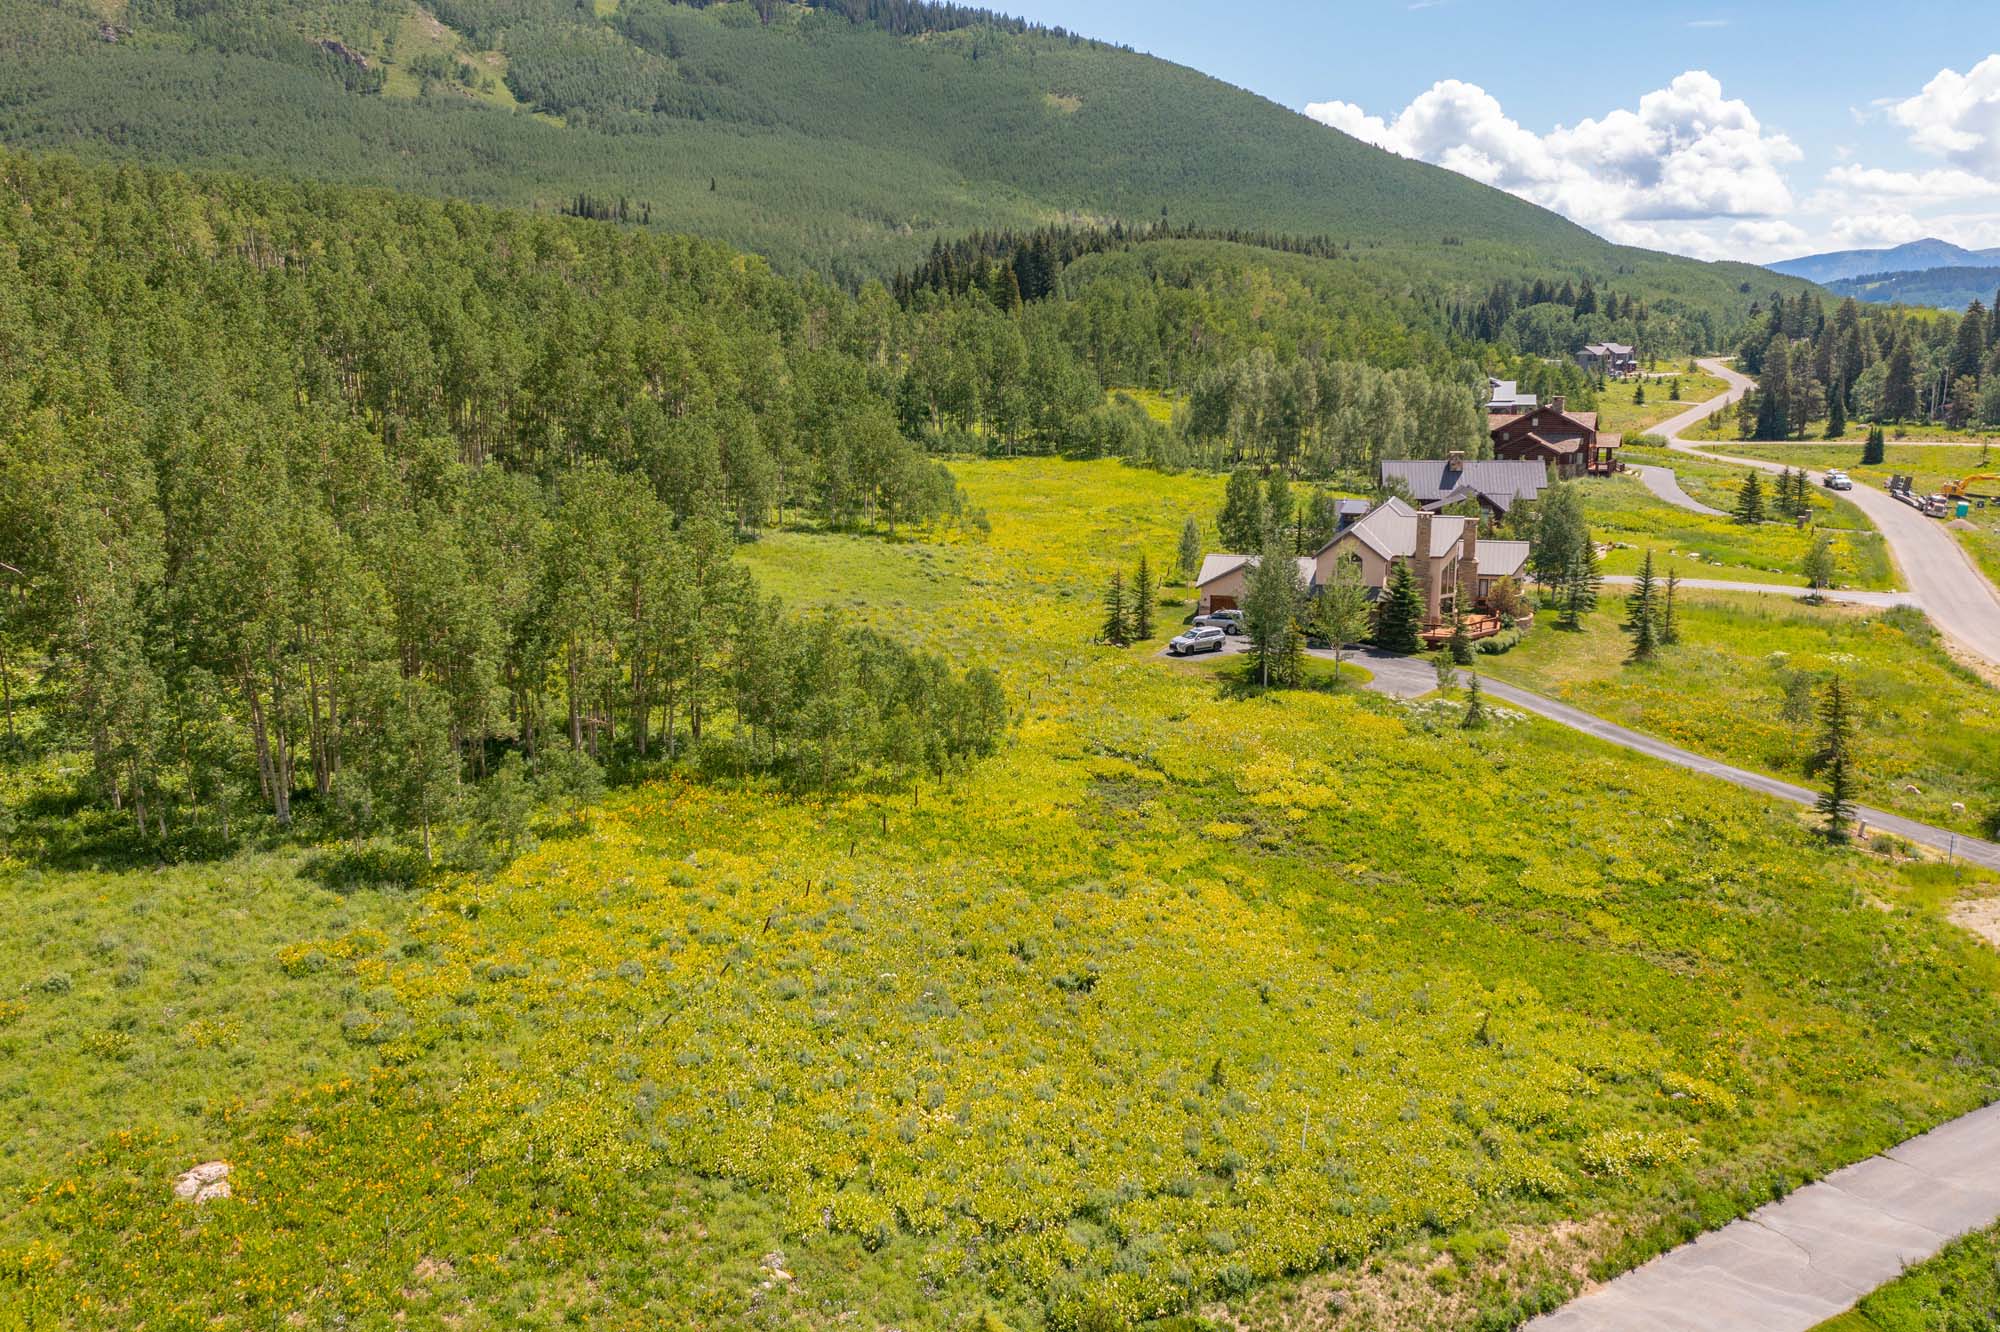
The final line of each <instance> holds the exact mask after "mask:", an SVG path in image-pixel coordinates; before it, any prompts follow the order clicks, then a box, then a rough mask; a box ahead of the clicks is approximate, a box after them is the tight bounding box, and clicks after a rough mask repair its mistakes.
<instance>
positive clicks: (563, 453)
mask: <svg viewBox="0 0 2000 1332" xmlns="http://www.w3.org/2000/svg"><path fill="white" fill-rule="evenodd" d="M0 189H4V192H5V195H6V197H7V198H9V199H10V200H11V201H12V202H13V205H14V206H12V207H10V208H8V209H7V210H5V217H4V220H0V241H4V244H0V403H3V404H4V412H5V420H6V423H7V424H6V427H5V429H6V431H7V438H6V441H5V446H4V448H0V565H4V568H0V584H4V592H5V596H4V601H0V607H4V612H5V620H4V623H0V681H4V683H5V685H6V693H7V697H8V702H9V710H10V721H11V720H12V717H11V710H12V701H13V697H14V694H15V692H16V684H17V683H20V684H21V685H22V686H23V687H24V688H26V687H28V682H29V681H30V680H31V679H33V680H35V681H36V684H35V686H34V687H33V692H35V693H36V694H37V695H38V696H40V697H44V698H47V699H49V700H51V701H52V703H53V705H54V723H55V730H54V734H55V735H56V736H57V737H58V738H60V739H61V740H62V741H63V742H64V743H68V744H73V745H74V746H75V747H76V748H77V749H79V750H82V751H84V752H87V753H88V754H89V755H90V771H91V787H92V790H93V792H94V794H95V796H96V798H98V799H99V800H101V801H102V802H104V803H105V804H107V805H108V806H111V807H113V808H115V809H117V810H118V811H119V812H120V813H121V814H123V815H124V816H126V817H128V818H129V819H130V821H131V824H132V826H133V827H134V828H135V829H139V830H143V831H144V832H145V833H147V834H148V835H150V836H154V837H166V838H171V837H175V836H180V835H185V834H186V833H188V832H189V831H190V830H200V831H201V832H203V833H206V834H210V835H214V836H220V837H224V838H226V837H228V836H230V835H231V834H232V832H233V831H234V830H236V829H238V828H240V827H241V826H242V823H243V820H244V817H245V815H246V814H248V813H249V812H250V811H252V810H255V809H262V810H263V811H265V812H266V813H268V815H269V816H270V817H272V818H273V819H275V820H276V821H277V822H278V823H279V824H286V823H289V822H291V821H292V819H293V816H294V805H295V804H296V803H299V802H304V803H306V804H308V805H309V806H310V807H311V808H312V809H313V810H314V812H315V816H316V817H318V818H320V819H322V820H325V821H327V822H329V823H331V824H334V825H337V826H340V827H342V828H346V829H351V830H354V831H364V830H367V829H371V828H378V827H380V828H392V829H393V828H399V827H409V828H413V829H415V828H421V829H422V830H424V833H425V837H426V841H428V840H429V832H430V829H431V828H432V827H433V826H434V825H435V824H436V823H437V822H438V821H439V820H440V818H442V817H443V814H444V811H445V810H447V809H448V808H449V807H450V806H451V805H452V804H453V803H454V802H455V800H456V798H457V795H458V793H459V792H460V791H462V790H463V789H464V787H465V785H466V784H467V783H469V782H476V781H477V780H478V779H479V778H480V777H481V776H482V775H484V774H485V773H486V772H488V771H489V770H492V769H493V768H495V767H496V766H499V764H500V761H501V760H502V759H503V758H504V757H505V756H506V755H508V754H518V755H521V756H525V757H526V758H528V759H529V760H530V761H531V762H533V763H536V764H538V765H546V764H554V765H557V766H561V765H563V764H566V763H572V762H582V761H584V760H585V759H586V758H588V759H594V760H597V761H600V762H606V763H609V762H613V761H643V760H646V759H648V758H652V757H657V756H660V755H662V754H666V755H671V754H675V753H678V752H683V751H685V750H687V749H689V748H690V747H693V748H694V749H696V750H697V752H699V753H700V754H702V756H703V761H704V762H719V763H724V764H728V765H734V766H738V767H744V768H756V769H768V770H771V771H775V772H778V773H780V774H782V775H784V776H786V777H787V778H788V779H791V780H795V781H800V782H805V783H811V784H818V783H833V782H841V781H846V780H849V779H850V778H853V777H856V776H861V775H870V774H873V775H876V776H879V777H881V778H882V779H884V780H895V781H904V780H908V779H909V778H911V777H914V776H918V775H921V774H924V773H938V772H942V771H944V770H946V769H948V768H949V767H951V766H953V765H955V764H957V763H960V762H962V761H964V760H966V759H968V758H970V757H973V756H976V755H977V754H980V753H984V752H989V751H990V750H991V748H992V746H993V745H994V743H995V742H996V740H997V737H998V734H999V728H1000V726H1001V724H1002V722H1003V720H1004V710H1005V705H1004V701H1003V700H1002V699H1001V697H1000V696H999V693H998V686H997V682H996V681H994V680H993V678H992V677H991V676H990V675H988V674H986V673H984V672H981V671H976V670H975V671H973V672H971V673H969V674H968V673H964V672H960V671H958V670H956V669H954V668H951V667H948V666H947V665H946V664H945V663H943V662H941V661H939V660H937V659H935V658H933V657H929V656H926V655H923V654H918V653H913V652H910V651H907V650H906V649H903V648H901V647H899V646H897V645H895V644H893V643H890V642H888V641H886V640H883V639H881V638H879V637H878V636H875V635H872V634H866V633H862V632H861V631H859V630H855V629H852V628H849V627H846V626H843V625H841V624H839V623H838V622H836V621H832V620H816V621H800V620H797V619H795V618H793V617H790V616H788V615H786V614H785V613H784V612H783V611H782V610H781V609H780V608H778V607H776V606H774V605H773V604H772V603H770V602H769V601H767V600H765V599H763V598H760V597H759V596H758V595H757V594H756V593H755V590H754V588H753V587H752V585H751V583H750V580H749V578H748V576H747V574H746V573H745V571H744V570H743V568H742V567H741V565H740V564H738V563H737V562H736V560H735V549H736V545H737V542H738V539H739V535H740V533H741V532H742V531H743V530H744V529H747V528H753V527H756V526H760V525H764V524H767V523H769V522H772V521H775V520H777V519H778V518H779V516H780V515H781V514H784V513H787V512H790V513H793V514H801V513H810V514H812V515H814V520H815V521H820V522H825V523H829V524H833V525H837V526H860V527H868V526H877V525H879V526H890V525H894V524H896V523H899V522H914V521H922V522H928V521H949V520H950V519H951V518H952V516H953V515H954V513H955V511H956V504H957V492H956V488H955V486H954V485H953V484H952V482H951V479H950V477H949V475H948V474H947V473H946V472H945V471H944V470H943V469H942V468H940V467H938V466H937V465H936V464H935V463H933V462H931V461H929V460H928V459H927V458H926V457H925V456H924V455H923V453H922V451H921V449H920V448H919V447H918V446H916V445H915V444H913V443H912V442H911V441H909V440H908V439H907V438H906V437H905V436H904V435H903V434H902V433H901V432H900V431H899V430H897V428H896V424H895V419H894V416H893V412H892V399H891V394H890V392H889V383H890V380H889V378H888V377H887V375H886V374H885V373H881V372H879V368H871V366H870V363H869V362H868V360H867V358H866V357H865V356H863V355H862V354H860V353H859V352H858V351H857V350H856V347H857V345H861V346H865V345H866V338H865V336H864V334H863V333H862V332H860V331H859V329H860V328H861V327H862V325H861V324H860V323H859V322H857V321H858V320H859V312H858V311H857V310H856V309H855V308H854V307H853V306H852V305H851V304H850V303H848V302H847V301H846V300H845V298H843V297H840V296H839V295H838V293H830V292H828V291H826V290H824V289H821V288H817V287H814V286H811V285H809V284H800V283H796V282H792V281H789V280H784V279H779V278H775V277H773V276H772V275H770V274H769V273H768V272H767V271H765V270H764V269H763V268H762V267H761V265H757V264H754V263H750V264H746V263H744V262H743V261H742V260H741V258H740V257H739V256H736V255H734V254H731V253H730V252H728V251H726V250H722V249H720V248H717V247H712V246H708V245H704V244H701V243H699V242H694V241H689V240H682V239H673V238H666V237H654V236H638V235H634V234H632V233H628V232H623V231H620V230H618V229H616V228H610V227H598V226H592V225H590V224H587V223H581V222H573V221H566V220H558V219H552V218H546V217H541V218H538V217H533V216H523V215H512V214H504V213H494V212H487V211H483V210H479V209H473V208H467V207H463V206H460V205H448V204H432V203H412V202H410V201H407V200H401V199H396V198H393V197H390V196H383V195H373V194H360V193H354V192H349V191H344V190H334V189H324V188H319V187H303V186H286V185H271V184H259V183H254V182H243V181H224V182H211V183H202V184H196V183H192V182H189V181H187V180H185V179H182V178H178V177H173V176H166V175H159V174H153V173H146V172H140V171H136V170H123V171H117V172H89V171H84V170H81V169H78V168H76V167H74V166H72V165H70V164H67V163H64V162H61V161H40V160H35V159H29V158H22V157H7V158H5V159H0ZM885 299H886V298H885ZM718 719H725V720H726V723H727V724H726V725H723V726H721V727H718V726H717V724H716V723H717V721H718Z"/></svg>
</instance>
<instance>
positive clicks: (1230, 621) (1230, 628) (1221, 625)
mask: <svg viewBox="0 0 2000 1332" xmlns="http://www.w3.org/2000/svg"><path fill="white" fill-rule="evenodd" d="M1194 627H1195V628H1197V629H1220V630H1221V631H1222V632H1223V633H1225V634H1240V633H1242V632H1243V612H1242V611H1240V610H1219V611H1210V612H1209V613H1208V614H1206V615H1197V616H1195V617H1194Z"/></svg>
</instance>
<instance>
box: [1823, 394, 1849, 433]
mask: <svg viewBox="0 0 2000 1332" xmlns="http://www.w3.org/2000/svg"><path fill="white" fill-rule="evenodd" d="M1826 398H1827V403H1826V437H1827V438H1828V439H1839V438H1840V437H1841V436H1842V435H1844V434H1846V433H1847V393H1846V391H1845V390H1844V389H1842V388H1841V387H1840V385H1838V384H1836V385H1834V386H1833V387H1831V388H1829V389H1828V390H1827V391H1826Z"/></svg>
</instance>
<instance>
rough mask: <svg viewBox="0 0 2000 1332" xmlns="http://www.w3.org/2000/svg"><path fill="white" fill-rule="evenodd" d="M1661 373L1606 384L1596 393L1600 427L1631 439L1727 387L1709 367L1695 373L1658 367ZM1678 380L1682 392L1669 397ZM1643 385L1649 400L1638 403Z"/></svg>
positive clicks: (1718, 393)
mask: <svg viewBox="0 0 2000 1332" xmlns="http://www.w3.org/2000/svg"><path fill="white" fill-rule="evenodd" d="M1656 373H1658V374H1659V375H1660V376H1661V377H1660V378H1658V379H1653V378H1648V379H1645V380H1643V381H1642V380H1634V381H1632V382H1631V383H1615V384H1609V385H1607V386H1606V387H1605V389H1604V391H1603V392H1602V393H1599V394H1598V395H1597V428H1598V429H1599V430H1603V431H1606V432H1608V433H1611V434H1618V435H1624V436H1625V437H1626V438H1627V439H1628V440H1629V439H1630V438H1631V437H1632V436H1634V435H1638V434H1643V433H1645V432H1646V431H1648V430H1651V429H1652V428H1653V427H1654V426H1656V425H1658V424H1659V423H1660V422H1662V421H1665V420H1667V419H1668V418H1669V417H1674V416H1679V415H1680V414H1681V413H1682V412H1684V411H1686V410H1687V409H1688V408H1690V407H1692V406H1694V405H1695V404H1696V403H1702V402H1707V401H1708V400H1709V399H1711V398H1714V397H1717V396H1718V395H1720V394H1721V393H1722V391H1723V390H1724V389H1725V388H1727V387H1728V385H1726V384H1725V383H1723V381H1722V380H1720V379H1718V378H1716V377H1715V376H1714V375H1711V374H1709V373H1707V372H1706V371H1697V372H1695V373H1694V374H1691V375H1690V374H1684V373H1677V372H1675V371H1672V370H1670V369H1668V370H1660V371H1657V372H1656ZM1676 380H1678V381H1679V382H1680V386H1681V395H1680V397H1678V398H1670V397H1668V396H1667V395H1668V393H1669V392H1670V391H1671V390H1672V388H1673V385H1674V382H1675V381H1676ZM1641 387H1644V389H1645V390H1646V401H1645V402H1644V403H1643V404H1640V403H1636V402H1634V401H1633V398H1634V397H1636V396H1637V394H1638V391H1639V389H1640V388H1641Z"/></svg>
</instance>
